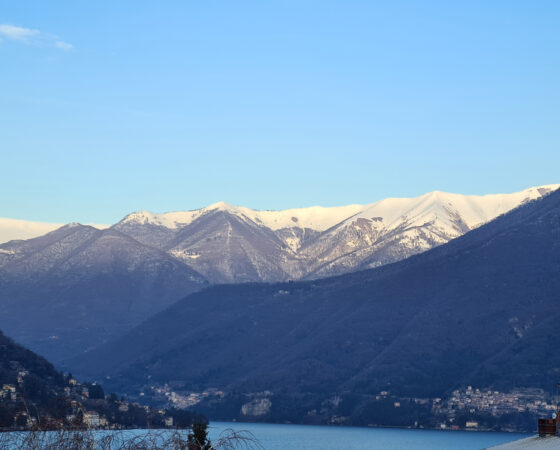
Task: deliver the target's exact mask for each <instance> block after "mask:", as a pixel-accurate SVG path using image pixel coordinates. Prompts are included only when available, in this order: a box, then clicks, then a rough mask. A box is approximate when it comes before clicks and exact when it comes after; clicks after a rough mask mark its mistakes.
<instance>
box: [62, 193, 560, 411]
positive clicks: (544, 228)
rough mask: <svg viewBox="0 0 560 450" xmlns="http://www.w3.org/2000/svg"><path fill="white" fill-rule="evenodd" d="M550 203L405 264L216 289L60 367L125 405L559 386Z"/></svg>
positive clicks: (557, 280) (557, 202)
mask: <svg viewBox="0 0 560 450" xmlns="http://www.w3.org/2000/svg"><path fill="white" fill-rule="evenodd" d="M559 320H560V191H557V192H554V193H552V194H550V195H549V196H547V197H546V198H544V199H543V200H539V201H535V202H532V203H529V204H527V205H525V206H523V207H520V208H518V209H516V210H514V211H512V212H510V213H508V214H506V215H504V216H501V217H499V218H498V219H496V220H495V221H493V222H491V223H489V224H487V225H485V226H483V227H481V228H479V229H476V230H474V231H472V232H470V233H468V234H466V235H465V236H463V237H461V238H458V239H456V240H454V241H451V242H450V243H448V244H446V245H444V246H441V247H439V248H436V249H434V250H431V251H429V252H426V253H424V254H421V255H418V256H415V257H412V258H409V259H408V260H405V261H402V262H399V263H396V264H392V265H389V266H385V267H381V268H378V269H372V270H367V271H363V272H358V273H354V274H349V275H344V276H340V277H335V278H329V279H324V280H317V281H312V282H298V283H281V284H246V285H237V286H227V285H226V286H216V287H212V288H208V289H206V290H204V291H202V292H199V293H195V294H193V295H190V296H189V297H187V298H185V299H184V300H182V301H180V302H179V303H177V304H175V305H173V306H172V307H171V308H169V309H167V310H166V311H164V312H162V313H160V314H158V315H156V316H154V317H152V318H151V319H149V320H148V321H146V322H145V323H143V324H142V325H141V326H139V327H137V328H135V329H134V330H133V331H132V332H130V333H129V334H128V335H126V336H125V337H124V338H122V339H120V340H118V341H115V342H112V343H111V344H110V345H106V346H104V347H102V348H100V349H98V350H97V351H94V352H91V353H89V354H86V355H85V356H84V357H83V358H81V360H75V361H73V362H72V364H73V365H74V367H75V368H76V369H79V370H80V371H81V372H82V373H85V374H88V375H98V376H104V375H110V376H111V381H110V383H113V384H114V386H117V387H119V388H121V389H129V390H130V391H131V392H132V391H135V390H136V392H138V391H140V390H147V391H149V386H154V385H163V384H164V383H169V384H170V385H171V386H175V387H176V388H177V389H179V388H182V389H185V390H191V391H196V390H203V389H206V388H209V387H215V388H219V389H222V390H224V391H225V392H241V393H245V394H247V393H255V392H261V391H265V390H268V391H272V392H273V393H276V394H279V395H280V394H281V395H284V396H287V398H292V399H293V402H292V403H293V405H296V404H297V401H298V400H297V399H298V398H302V396H315V397H317V398H321V399H326V398H329V397H330V396H332V395H334V394H344V393H351V394H352V395H353V396H368V395H374V394H375V393H378V392H379V391H380V390H385V389H386V390H390V391H391V392H393V393H396V394H398V395H401V396H411V397H434V396H442V395H445V394H446V393H448V392H449V391H450V390H451V389H453V388H455V387H457V386H461V385H465V384H471V385H473V386H477V387H481V388H483V387H484V388H486V387H494V388H498V389H503V390H508V389H512V388H514V387H544V388H548V387H549V386H551V384H552V383H553V382H556V381H558V378H559V377H560V354H559V353H558V352H556V351H555V350H556V348H558V344H560V337H559V333H558V331H559V325H558V324H559V323H560V321H559Z"/></svg>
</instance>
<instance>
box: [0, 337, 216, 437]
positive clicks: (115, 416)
mask: <svg viewBox="0 0 560 450" xmlns="http://www.w3.org/2000/svg"><path fill="white" fill-rule="evenodd" d="M166 419H167V421H166ZM201 420H202V421H204V420H205V419H204V418H203V417H201V416H200V415H197V414H194V413H189V412H181V411H175V410H171V411H160V410H155V409H153V408H147V407H145V406H143V405H140V404H137V403H130V402H128V401H125V400H124V399H121V400H119V398H118V397H117V396H116V395H115V394H111V395H105V392H104V390H103V387H102V386H101V385H100V384H97V383H80V382H79V381H78V380H77V379H75V378H73V377H72V375H70V374H68V373H66V374H65V373H62V372H59V371H57V370H56V369H55V367H54V366H53V365H52V364H51V363H50V362H48V361H47V360H46V359H45V358H43V357H41V356H39V355H37V354H35V353H33V352H32V351H30V350H28V349H26V348H25V347H23V346H21V345H19V344H17V343H15V342H14V341H13V340H11V339H10V338H8V337H7V336H5V335H4V334H3V333H2V332H1V331H0V431H5V430H6V429H8V430H9V429H33V430H50V429H74V428H76V429H78V428H109V427H110V428H132V427H140V428H146V427H150V426H152V427H159V428H165V427H171V426H173V425H175V426H181V427H186V426H190V425H191V424H192V423H193V422H195V421H201ZM9 448H11V447H9Z"/></svg>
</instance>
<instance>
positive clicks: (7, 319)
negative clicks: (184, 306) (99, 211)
mask: <svg viewBox="0 0 560 450" xmlns="http://www.w3.org/2000/svg"><path fill="white" fill-rule="evenodd" d="M205 283H206V281H205V279H204V278H203V277H202V276H201V275H199V274H198V273H197V272H195V271H194V270H193V269H191V268H190V267H188V266H186V265H185V264H183V263H182V262H180V261H178V260H177V259H175V258H173V257H171V256H169V255H168V254H166V253H165V252H162V251H161V250H158V249H156V248H154V247H150V246H147V245H144V244H141V243H140V242H137V241H135V240H134V239H133V238H131V237H130V236H127V235H125V234H123V233H120V232H119V231H117V230H113V229H107V230H98V229H96V228H94V227H91V226H84V225H79V224H71V225H67V226H64V227H62V228H59V229H57V230H55V231H52V232H50V233H48V234H46V235H44V236H41V237H38V238H34V239H29V240H26V241H11V242H8V243H6V244H2V245H1V246H0V327H1V328H2V329H4V330H5V332H6V333H8V334H9V335H10V336H12V337H13V338H14V339H16V340H17V341H18V342H21V343H23V344H24V345H26V346H28V347H30V348H32V349H33V350H34V351H37V352H39V353H40V354H42V355H45V356H46V357H48V358H49V359H51V360H52V361H54V362H58V361H60V360H61V359H64V358H67V357H68V356H69V355H72V354H75V353H79V352H81V351H83V350H84V349H88V348H92V347H94V346H96V345H98V344H100V343H102V342H104V341H106V340H107V339H109V338H111V337H114V336H116V335H119V334H122V333H123V332H125V331H127V330H129V329H130V328H132V327H133V326H135V325H137V324H138V323H140V322H141V321H142V320H144V319H145V318H147V317H149V316H150V315H151V314H154V313H155V312H158V311H161V310H162V309H164V308H165V307H167V306H169V305H171V304H172V303H173V302H175V301H176V300H177V299H179V298H181V297H182V296H184V295H185V292H193V291H196V290H198V289H200V288H201V287H202V286H204V284H205Z"/></svg>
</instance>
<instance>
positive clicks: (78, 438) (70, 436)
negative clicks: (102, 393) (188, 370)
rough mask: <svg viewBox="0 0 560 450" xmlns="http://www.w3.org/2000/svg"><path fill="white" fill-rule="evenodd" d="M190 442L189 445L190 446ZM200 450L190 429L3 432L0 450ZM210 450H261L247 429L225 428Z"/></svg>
mask: <svg viewBox="0 0 560 450" xmlns="http://www.w3.org/2000/svg"><path fill="white" fill-rule="evenodd" d="M189 445H190V446H189ZM12 449H14V450H15V449H21V450H197V449H196V447H194V448H193V447H192V444H189V442H188V430H174V431H169V430H148V431H134V430H123V431H100V430H98V431H93V430H53V431H21V432H20V431H14V432H4V433H0V450H12ZM210 449H211V450H259V449H263V447H262V445H260V444H259V442H258V441H257V440H256V439H255V437H254V436H253V434H252V433H250V432H248V431H235V430H233V429H227V430H224V431H223V432H222V433H221V434H220V436H219V437H218V438H217V439H216V441H215V442H214V443H213V444H212V446H211V447H210Z"/></svg>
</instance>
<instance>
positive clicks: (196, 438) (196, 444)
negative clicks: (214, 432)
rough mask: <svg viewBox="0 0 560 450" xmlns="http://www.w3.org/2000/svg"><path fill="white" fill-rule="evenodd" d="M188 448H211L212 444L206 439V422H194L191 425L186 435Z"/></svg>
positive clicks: (197, 449) (209, 449)
mask: <svg viewBox="0 0 560 450" xmlns="http://www.w3.org/2000/svg"><path fill="white" fill-rule="evenodd" d="M187 445H188V449H189V450H212V444H211V442H210V440H209V439H208V424H207V423H204V422H195V423H193V424H192V426H191V431H190V432H189V435H188V437H187Z"/></svg>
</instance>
